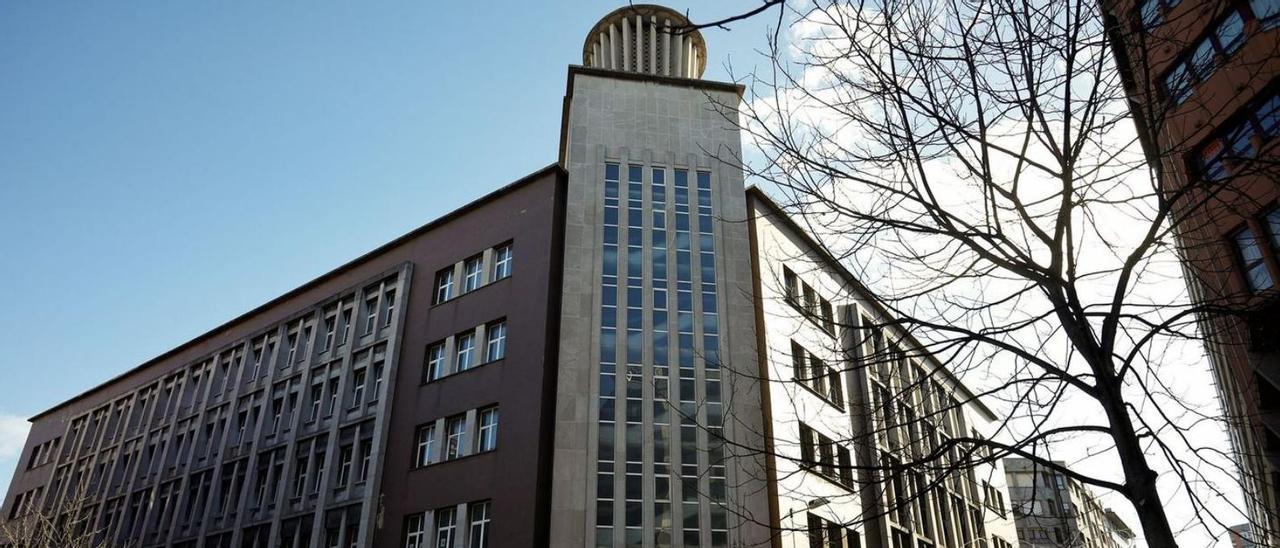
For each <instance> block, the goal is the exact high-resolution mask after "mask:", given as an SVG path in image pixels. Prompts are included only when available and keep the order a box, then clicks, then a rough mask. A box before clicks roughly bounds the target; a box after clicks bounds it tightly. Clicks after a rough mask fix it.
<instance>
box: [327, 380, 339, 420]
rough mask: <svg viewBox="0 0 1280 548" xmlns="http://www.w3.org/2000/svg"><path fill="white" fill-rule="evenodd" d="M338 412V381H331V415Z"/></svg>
mask: <svg viewBox="0 0 1280 548" xmlns="http://www.w3.org/2000/svg"><path fill="white" fill-rule="evenodd" d="M337 410H338V379H330V380H329V412H328V414H329V415H332V414H333V413H334V412H335V411H337Z"/></svg>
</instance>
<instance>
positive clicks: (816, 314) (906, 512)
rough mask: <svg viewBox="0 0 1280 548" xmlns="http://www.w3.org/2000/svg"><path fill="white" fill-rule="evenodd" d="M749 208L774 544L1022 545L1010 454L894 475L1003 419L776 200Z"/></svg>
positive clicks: (763, 199) (754, 196) (871, 547)
mask: <svg viewBox="0 0 1280 548" xmlns="http://www.w3.org/2000/svg"><path fill="white" fill-rule="evenodd" d="M747 201H748V206H749V210H750V217H749V220H748V226H749V227H750V229H751V248H752V255H754V256H755V258H756V264H755V266H756V269H757V272H756V275H755V282H756V287H755V294H756V303H757V304H756V307H757V309H756V314H757V324H758V325H759V326H760V327H759V329H758V333H759V335H758V337H759V338H758V342H757V344H758V345H759V350H758V352H759V354H760V356H764V359H762V360H761V367H762V370H761V378H767V379H769V382H767V383H765V386H764V413H765V421H766V423H767V424H768V425H769V436H768V439H769V443H770V446H769V447H768V448H767V451H766V454H767V455H769V462H768V466H767V470H768V473H769V486H770V500H771V508H770V512H771V514H772V516H773V517H772V521H773V522H775V523H777V524H778V527H776V528H775V530H776V531H777V534H776V538H775V543H774V546H784V547H801V546H817V545H818V544H811V542H814V541H815V539H818V541H819V542H823V543H822V544H821V546H832V547H835V546H847V547H850V548H853V547H862V546H866V547H868V548H880V547H884V548H890V547H892V548H907V547H916V546H984V545H985V546H991V547H992V548H1001V547H1005V548H1008V547H1011V546H1013V543H1014V542H1015V541H1016V537H1015V531H1014V524H1013V520H1012V516H1011V515H1010V514H1009V510H1008V505H1007V502H1006V494H1005V493H1006V489H1005V477H1004V470H1003V468H1002V467H1001V464H1000V462H999V460H996V461H995V462H994V463H992V464H983V465H979V466H976V467H966V468H963V469H961V470H958V471H953V472H941V471H940V470H941V469H942V468H944V466H937V467H927V466H922V467H919V468H918V469H916V470H908V471H905V472H903V471H899V470H896V469H895V466H900V465H902V464H903V463H904V462H908V461H911V460H913V459H922V458H924V456H925V455H926V454H928V452H930V451H932V450H933V449H934V448H935V447H937V446H938V445H939V444H940V443H941V441H942V439H944V438H954V437H957V436H964V435H968V434H973V435H974V436H975V437H976V436H979V435H986V434H988V433H989V428H988V427H989V426H990V425H991V423H992V422H993V421H995V420H996V416H995V415H993V414H992V412H991V411H990V410H989V409H987V407H986V406H984V405H983V404H982V403H981V401H979V400H978V399H977V398H976V397H975V396H974V395H973V393H972V392H970V391H969V390H968V389H967V388H966V387H965V386H964V385H963V384H961V383H960V381H959V380H958V379H956V378H955V377H954V376H953V375H951V373H950V372H948V371H947V370H946V369H945V368H944V367H942V365H941V364H940V363H939V362H938V361H937V360H936V359H934V358H933V357H932V356H931V355H928V354H927V353H926V352H925V351H923V350H922V347H921V346H920V345H919V344H918V343H916V342H915V341H914V340H913V339H912V338H911V337H910V336H909V335H907V334H906V333H902V332H900V331H898V330H896V329H890V328H888V327H884V326H887V325H888V324H890V323H891V321H889V320H890V316H889V315H888V313H887V311H886V310H885V309H884V308H883V307H881V306H879V305H878V304H877V303H876V301H875V300H874V298H873V296H872V294H871V293H870V292H869V291H868V290H867V289H866V288H865V287H864V286H863V285H862V284H861V283H859V282H858V280H857V278H856V277H855V276H854V275H853V274H852V273H851V272H849V271H848V270H847V269H846V268H845V267H843V266H842V265H841V264H840V263H839V262H838V261H836V260H835V259H834V258H833V257H832V256H831V255H830V254H828V253H827V252H826V251H824V249H825V248H824V247H823V246H821V245H820V244H819V243H817V242H816V241H815V240H814V239H813V238H812V236H811V235H809V233H808V232H806V231H805V230H804V229H802V228H801V227H800V226H799V225H798V224H797V223H796V222H795V221H794V220H792V219H791V218H790V217H789V216H787V215H786V213H784V211H783V210H782V208H780V207H779V206H778V205H777V204H775V203H774V202H773V201H772V200H770V199H769V198H768V196H767V195H765V194H764V193H763V192H761V191H759V190H758V189H749V190H748V191H747ZM886 479H887V481H886ZM846 524H857V525H856V526H854V527H849V526H847V525H846ZM988 542H989V543H988Z"/></svg>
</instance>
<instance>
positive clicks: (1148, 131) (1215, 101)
mask: <svg viewBox="0 0 1280 548" xmlns="http://www.w3.org/2000/svg"><path fill="white" fill-rule="evenodd" d="M1102 6H1103V8H1104V10H1105V11H1106V13H1107V17H1108V26H1109V34H1110V38H1111V40H1112V43H1113V45H1114V51H1115V57H1116V64H1117V67H1118V68H1119V70H1120V71H1121V75H1122V76H1123V77H1124V82H1125V84H1126V86H1127V87H1128V90H1129V95H1130V105H1131V112H1132V114H1133V117H1134V120H1135V122H1136V125H1137V127H1138V130H1139V137H1140V139H1141V141H1142V145H1143V148H1144V149H1145V152H1146V156H1147V159H1148V162H1149V163H1150V164H1151V165H1153V166H1155V168H1156V169H1157V170H1158V171H1159V174H1160V177H1161V182H1162V184H1163V187H1164V190H1165V192H1166V196H1168V197H1171V198H1172V197H1174V196H1178V198H1177V199H1176V200H1175V201H1174V202H1173V203H1174V204H1175V210H1176V211H1175V213H1176V215H1177V219H1178V222H1177V224H1176V226H1175V227H1174V228H1175V232H1176V237H1177V242H1178V250H1179V252H1180V254H1181V256H1182V259H1183V263H1184V273H1185V276H1186V278H1187V285H1188V287H1189V289H1190V293H1191V296H1192V297H1193V298H1194V299H1195V300H1196V301H1197V302H1199V303H1205V304H1212V305H1215V306H1217V307H1222V308H1225V309H1228V310H1231V311H1233V312H1234V313H1233V314H1228V315H1215V316H1213V317H1208V316H1206V317H1204V318H1203V321H1202V331H1203V332H1205V333H1206V334H1207V337H1206V339H1207V340H1206V346H1207V350H1208V353H1209V356H1210V359H1211V361H1212V364H1213V370H1214V372H1215V374H1216V376H1217V385H1218V389H1219V391H1220V394H1221V397H1222V400H1223V407H1224V408H1225V411H1226V413H1227V415H1228V418H1229V420H1230V421H1231V424H1232V427H1231V429H1230V431H1231V436H1232V444H1233V446H1234V450H1235V454H1236V456H1237V460H1238V462H1239V466H1240V474H1241V478H1242V480H1243V481H1242V485H1243V486H1244V491H1245V496H1246V499H1247V500H1246V505H1247V506H1248V507H1249V509H1250V518H1251V523H1252V524H1253V525H1254V527H1253V528H1252V531H1253V532H1254V534H1255V535H1256V536H1257V539H1256V540H1257V541H1258V542H1259V543H1260V544H1263V545H1266V544H1268V543H1274V532H1275V531H1277V530H1280V529H1277V527H1278V526H1280V520H1278V519H1277V517H1278V514H1277V512H1278V509H1280V498H1278V496H1280V493H1277V486H1280V474H1278V472H1280V420H1277V417H1280V415H1278V414H1277V411H1280V347H1277V346H1276V343H1275V341H1276V340H1277V337H1276V336H1275V327H1274V326H1275V325H1277V323H1276V318H1277V311H1278V310H1280V308H1277V302H1280V301H1277V299H1276V295H1277V290H1276V280H1280V262H1278V260H1277V258H1278V257H1280V253H1278V250H1280V208H1277V199H1278V198H1280V192H1277V187H1276V184H1275V183H1276V181H1277V180H1280V177H1277V175H1280V173H1277V171H1276V169H1277V168H1276V163H1275V162H1274V159H1275V155H1276V150H1277V149H1276V147H1275V144H1276V142H1277V139H1276V137H1277V136H1280V79H1278V77H1280V50H1278V49H1277V48H1278V47H1280V34H1277V32H1278V31H1277V27H1278V26H1280V2H1276V1H1275V0H1106V1H1104V2H1102ZM1268 539H1271V540H1270V541H1268Z"/></svg>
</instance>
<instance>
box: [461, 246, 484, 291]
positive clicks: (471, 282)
mask: <svg viewBox="0 0 1280 548" xmlns="http://www.w3.org/2000/svg"><path fill="white" fill-rule="evenodd" d="M462 274H463V276H462V292H463V293H466V292H468V291H475V290H477V289H480V283H481V282H482V281H484V258H483V257H481V256H479V255H477V256H475V257H472V258H470V259H467V260H466V262H464V263H462Z"/></svg>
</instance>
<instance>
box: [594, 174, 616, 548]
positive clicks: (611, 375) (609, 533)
mask: <svg viewBox="0 0 1280 548" xmlns="http://www.w3.org/2000/svg"><path fill="white" fill-rule="evenodd" d="M619 171H620V166H619V165H618V164H616V163H610V164H605V177H604V179H605V180H604V244H603V245H604V249H603V253H602V256H603V259H602V260H603V264H602V265H601V268H602V270H601V279H600V286H601V305H600V316H601V327H600V401H599V412H600V416H599V421H598V425H599V441H598V448H597V461H598V469H597V475H596V485H597V488H596V545H597V546H612V544H613V523H614V519H613V518H614V504H613V499H614V496H613V491H614V488H613V484H614V473H613V472H614V450H615V447H616V444H617V440H616V436H617V433H616V428H615V427H614V425H615V421H616V409H615V407H616V404H615V402H616V401H617V394H616V388H615V387H616V371H617V353H618V345H617V342H618V341H617V337H618V335H617V332H618V326H617V317H618V258H619V257H618V246H619V241H618V228H619V205H620V204H619V199H620V196H619V190H620V189H619V175H620V173H619Z"/></svg>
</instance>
